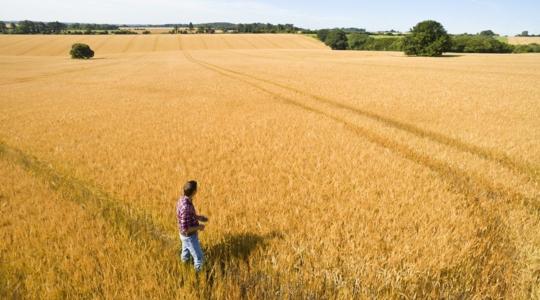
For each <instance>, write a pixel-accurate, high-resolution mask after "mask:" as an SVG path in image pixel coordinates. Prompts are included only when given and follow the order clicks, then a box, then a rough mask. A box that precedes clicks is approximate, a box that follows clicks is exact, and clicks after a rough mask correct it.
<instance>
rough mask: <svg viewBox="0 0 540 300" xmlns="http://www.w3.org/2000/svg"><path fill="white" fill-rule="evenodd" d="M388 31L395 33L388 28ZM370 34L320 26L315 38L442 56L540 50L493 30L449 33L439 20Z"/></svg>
mask: <svg viewBox="0 0 540 300" xmlns="http://www.w3.org/2000/svg"><path fill="white" fill-rule="evenodd" d="M387 33H390V34H394V33H393V32H391V31H389V32H387ZM383 35H384V36H380V35H379V36H376V37H374V36H372V35H370V33H368V32H367V31H354V32H347V31H345V30H344V29H321V30H319V31H317V38H318V39H319V40H321V41H323V42H324V43H325V44H326V45H328V46H329V47H330V48H332V49H334V50H346V49H350V50H371V51H404V52H405V53H406V54H407V55H417V56H441V55H442V54H443V53H445V52H456V53H531V52H540V45H538V44H530V45H516V46H514V45H510V44H508V43H506V42H503V41H501V40H500V39H499V38H498V36H499V35H498V34H497V33H495V32H493V31H492V30H484V31H482V32H480V33H478V34H474V35H473V34H462V35H455V36H451V35H449V34H448V33H447V32H446V30H445V28H444V27H443V25H442V24H440V23H438V22H436V21H423V22H420V23H418V24H417V25H416V26H415V27H413V28H412V29H411V32H410V33H409V34H407V35H406V36H405V37H399V36H397V37H396V36H392V37H387V36H386V35H387V34H383Z"/></svg>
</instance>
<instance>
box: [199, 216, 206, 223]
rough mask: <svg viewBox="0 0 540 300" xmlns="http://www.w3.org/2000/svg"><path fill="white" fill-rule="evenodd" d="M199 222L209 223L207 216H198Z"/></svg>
mask: <svg viewBox="0 0 540 300" xmlns="http://www.w3.org/2000/svg"><path fill="white" fill-rule="evenodd" d="M197 220H199V221H201V222H208V218H207V217H206V216H197Z"/></svg>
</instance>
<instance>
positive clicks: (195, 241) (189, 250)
mask: <svg viewBox="0 0 540 300" xmlns="http://www.w3.org/2000/svg"><path fill="white" fill-rule="evenodd" d="M180 240H181V241H182V252H181V253H180V259H181V260H182V262H183V263H187V262H188V261H189V259H190V258H191V257H193V264H194V265H195V271H197V272H199V271H200V270H201V268H202V265H203V262H204V255H203V252H202V249H201V244H200V243H199V235H198V234H194V235H192V236H183V235H180Z"/></svg>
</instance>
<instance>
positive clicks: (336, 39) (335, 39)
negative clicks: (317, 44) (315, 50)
mask: <svg viewBox="0 0 540 300" xmlns="http://www.w3.org/2000/svg"><path fill="white" fill-rule="evenodd" d="M325 44H326V45H328V46H330V48H332V50H345V49H347V47H348V46H349V45H348V43H347V34H346V33H345V31H343V30H341V29H333V30H330V32H328V35H327V36H326V40H325Z"/></svg>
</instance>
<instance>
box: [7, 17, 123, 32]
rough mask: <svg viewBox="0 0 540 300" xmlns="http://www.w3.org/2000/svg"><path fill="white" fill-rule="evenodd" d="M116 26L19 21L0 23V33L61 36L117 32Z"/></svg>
mask: <svg viewBox="0 0 540 300" xmlns="http://www.w3.org/2000/svg"><path fill="white" fill-rule="evenodd" d="M118 28H119V27H118V26H117V25H111V24H85V23H69V24H66V23H61V22H34V21H28V20H25V21H21V22H17V23H14V22H11V23H8V24H6V23H5V22H3V21H0V32H2V33H4V34H5V33H12V34H62V33H73V32H71V31H83V32H85V31H86V32H90V31H105V30H118Z"/></svg>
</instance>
